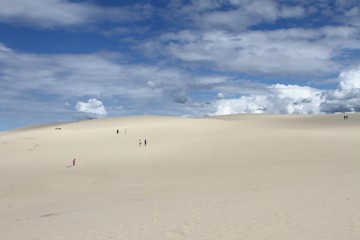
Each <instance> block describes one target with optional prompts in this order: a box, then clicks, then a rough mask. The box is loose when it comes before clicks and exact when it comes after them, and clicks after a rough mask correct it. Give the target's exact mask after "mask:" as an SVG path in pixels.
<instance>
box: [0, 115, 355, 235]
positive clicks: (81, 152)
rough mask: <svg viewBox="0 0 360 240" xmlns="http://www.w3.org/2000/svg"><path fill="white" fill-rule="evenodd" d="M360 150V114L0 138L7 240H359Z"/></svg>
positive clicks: (123, 123)
mask: <svg viewBox="0 0 360 240" xmlns="http://www.w3.org/2000/svg"><path fill="white" fill-rule="evenodd" d="M55 128H61V130H55ZM117 129H119V134H116V130H117ZM139 139H142V141H144V139H147V143H148V144H147V146H144V145H142V146H139V145H138V141H139ZM359 143H360V115H358V114H351V115H350V117H349V119H348V120H343V118H342V115H314V116H312V115H306V116H304V115H230V116H220V117H209V118H202V119H187V118H175V117H159V116H138V117H122V118H110V119H98V120H89V121H83V122H75V123H66V124H57V125H48V126H37V127H33V128H26V129H20V130H15V131H9V132H2V133H0V239H8V240H11V239H26V240H28V239H67V240H69V239H194V240H200V239H206V240H208V239H216V240H217V239H249V240H252V239H254V240H255V239H256V240H262V239H264V240H269V239H276V240H289V239H299V240H304V239H306V240H312V239H313V240H322V239H334V240H335V239H336V240H338V239H347V240H351V239H354V240H355V239H359V236H360V227H359V226H360V207H359V206H360V190H359V187H360V148H359ZM73 158H76V160H77V162H76V166H74V167H72V166H71V164H72V160H73Z"/></svg>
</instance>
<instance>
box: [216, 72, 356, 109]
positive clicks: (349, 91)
mask: <svg viewBox="0 0 360 240" xmlns="http://www.w3.org/2000/svg"><path fill="white" fill-rule="evenodd" d="M267 90H268V92H267V94H250V95H246V96H241V97H240V98H233V99H220V100H217V101H216V102H215V107H216V111H215V112H214V113H213V114H214V115H225V114H235V113H273V114H276V113H281V114H316V113H335V112H350V111H356V112H358V111H360V67H358V68H355V69H352V70H349V71H344V72H342V73H341V74H340V75H339V84H338V87H337V88H336V90H328V91H324V90H319V89H315V88H310V87H307V86H297V85H283V84H274V85H271V86H269V87H267Z"/></svg>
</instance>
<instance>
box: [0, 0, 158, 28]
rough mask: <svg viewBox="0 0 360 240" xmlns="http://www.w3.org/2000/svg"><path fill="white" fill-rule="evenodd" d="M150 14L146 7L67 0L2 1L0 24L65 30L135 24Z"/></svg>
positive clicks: (150, 10)
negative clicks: (91, 25) (102, 23)
mask: <svg viewBox="0 0 360 240" xmlns="http://www.w3.org/2000/svg"><path fill="white" fill-rule="evenodd" d="M152 11H153V9H152V7H150V6H149V5H133V6H127V7H123V8H116V7H112V8H110V7H108V8H106V7H100V6H96V5H93V4H89V3H84V2H77V3H75V2H71V1H68V0H31V1H28V0H2V1H0V22H5V23H15V24H23V25H31V26H37V27H40V28H53V27H68V26H77V25H84V24H88V23H94V22H97V21H115V22H124V21H138V20H141V19H144V18H147V17H149V16H150V15H151V14H152Z"/></svg>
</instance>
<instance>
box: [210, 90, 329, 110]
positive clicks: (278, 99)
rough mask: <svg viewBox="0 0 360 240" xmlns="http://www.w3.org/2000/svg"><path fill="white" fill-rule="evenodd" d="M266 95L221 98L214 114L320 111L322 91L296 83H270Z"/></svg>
mask: <svg viewBox="0 0 360 240" xmlns="http://www.w3.org/2000/svg"><path fill="white" fill-rule="evenodd" d="M267 90H268V94H266V95H249V96H241V97H240V98H237V99H221V100H218V101H217V102H216V112H215V113H214V114H215V115H226V114H235V113H280V114H314V113H320V104H321V103H322V101H323V99H322V92H321V91H320V90H317V89H314V88H310V87H302V86H297V85H282V84H276V85H271V86H269V87H268V88H267Z"/></svg>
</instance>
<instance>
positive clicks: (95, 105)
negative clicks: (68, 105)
mask: <svg viewBox="0 0 360 240" xmlns="http://www.w3.org/2000/svg"><path fill="white" fill-rule="evenodd" d="M75 108H76V111H78V112H83V113H86V114H88V115H89V116H92V117H105V116H106V115H107V112H106V109H105V107H104V105H103V103H102V102H101V101H99V100H97V99H96V98H91V99H89V100H88V102H87V103H86V102H80V101H79V102H78V103H77V104H76V106H75Z"/></svg>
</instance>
